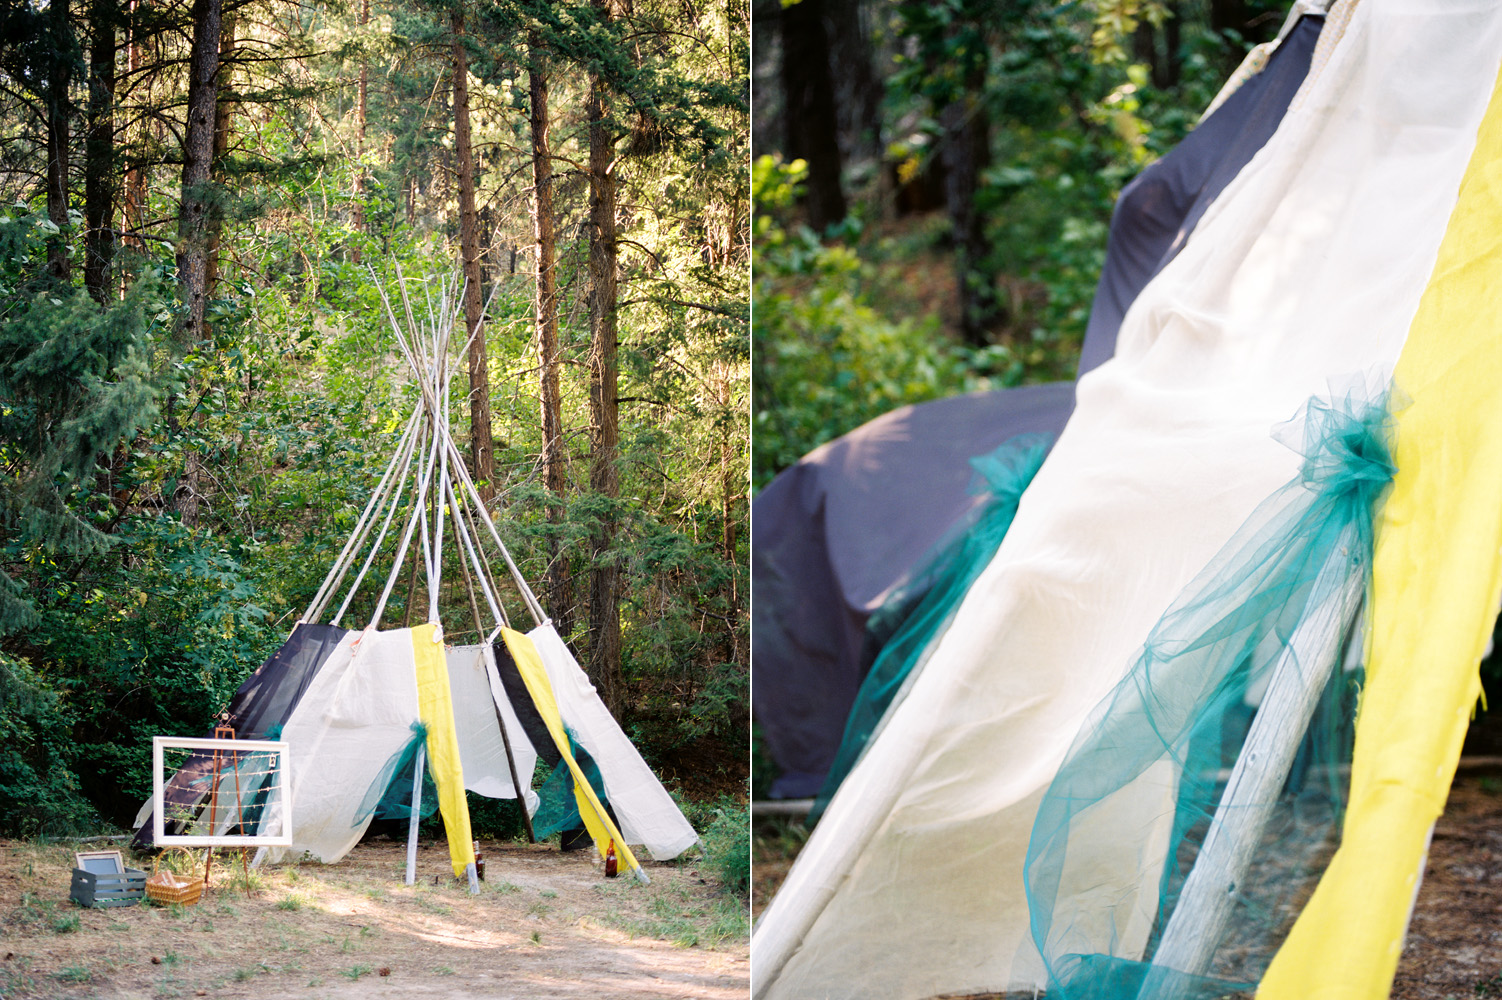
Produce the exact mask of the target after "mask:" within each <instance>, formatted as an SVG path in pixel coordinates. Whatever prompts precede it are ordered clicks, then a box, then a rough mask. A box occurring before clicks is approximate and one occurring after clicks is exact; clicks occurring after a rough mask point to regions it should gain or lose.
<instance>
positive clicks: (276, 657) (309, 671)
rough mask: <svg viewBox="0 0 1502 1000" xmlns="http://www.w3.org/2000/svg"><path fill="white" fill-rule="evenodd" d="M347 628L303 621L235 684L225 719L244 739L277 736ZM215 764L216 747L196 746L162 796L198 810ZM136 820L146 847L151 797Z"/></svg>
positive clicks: (150, 837) (138, 842)
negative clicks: (275, 649) (240, 681)
mask: <svg viewBox="0 0 1502 1000" xmlns="http://www.w3.org/2000/svg"><path fill="white" fill-rule="evenodd" d="M347 634H348V632H347V630H345V629H342V628H338V627H336V626H333V625H309V624H307V623H305V622H298V623H297V625H296V626H294V627H293V629H292V634H291V635H289V636H288V637H287V641H286V642H284V643H282V645H281V648H279V649H278V650H277V651H276V652H275V653H272V654H271V655H270V656H269V657H267V658H266V662H264V663H262V664H261V665H260V666H259V667H257V668H256V670H255V673H253V674H251V675H250V676H249V677H248V678H246V680H245V682H244V683H243V684H241V685H240V686H239V688H237V689H236V690H235V693H234V696H233V697H232V698H230V703H229V707H228V708H227V709H226V710H225V718H224V720H223V721H222V723H220V724H222V725H226V726H229V727H230V728H232V729H233V730H234V731H235V736H236V737H237V738H239V739H242V740H262V739H271V738H273V737H271V736H270V735H269V734H270V733H272V732H273V731H274V730H275V731H280V729H281V727H282V726H283V725H284V724H285V723H286V721H287V717H288V716H289V715H291V714H292V710H293V709H294V708H296V707H297V704H298V702H299V701H301V700H302V696H303V694H304V693H305V692H306V691H307V690H308V685H309V684H311V683H312V682H313V678H314V676H316V675H317V673H318V671H319V668H321V667H322V666H323V664H324V661H325V660H327V659H328V658H329V654H330V653H332V652H333V651H334V649H335V648H336V647H337V646H338V645H339V643H340V642H341V641H343V639H344V637H345V636H346V635H347ZM213 735H214V734H213V732H212V731H210V732H208V733H205V734H204V736H205V737H206V738H212V737H213ZM212 770H213V755H212V752H210V751H206V750H204V751H194V752H193V753H191V754H190V755H189V756H188V759H187V761H185V762H184V764H183V766H182V767H181V768H179V769H178V771H177V772H176V773H174V774H173V775H172V777H171V778H169V779H167V782H166V784H165V785H163V787H162V801H163V802H165V803H166V804H168V805H170V806H172V812H173V814H174V815H183V814H184V812H185V811H187V812H192V811H196V810H198V809H200V808H201V807H202V804H203V803H205V802H207V801H208V799H207V794H206V786H204V785H203V779H204V778H205V777H206V776H208V775H209V773H210V772H211V771H212ZM135 822H136V835H135V838H134V839H133V840H132V841H131V846H132V847H134V848H135V849H137V850H145V849H147V848H149V847H150V846H151V845H152V844H153V843H154V827H155V824H154V823H153V822H152V815H151V802H150V800H148V801H147V802H146V804H145V805H143V806H142V807H141V810H140V812H139V813H138V814H137V816H136V821H135ZM169 832H170V831H169Z"/></svg>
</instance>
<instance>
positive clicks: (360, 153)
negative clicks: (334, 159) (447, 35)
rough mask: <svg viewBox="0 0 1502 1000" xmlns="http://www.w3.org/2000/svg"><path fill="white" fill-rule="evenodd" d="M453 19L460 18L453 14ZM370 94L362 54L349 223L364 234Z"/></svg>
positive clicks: (356, 256)
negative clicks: (352, 197) (351, 206)
mask: <svg viewBox="0 0 1502 1000" xmlns="http://www.w3.org/2000/svg"><path fill="white" fill-rule="evenodd" d="M454 16H455V17H460V16H461V15H460V14H459V13H457V12H456V13H455V15H454ZM369 23H370V0H364V2H363V3H361V5H360V27H361V29H362V40H363V29H364V28H365V26H366V25H368V24H369ZM369 94H370V60H369V59H367V58H366V57H365V55H364V53H361V55H360V96H359V99H358V100H357V101H356V103H355V173H354V179H353V182H352V183H351V185H350V187H351V191H352V193H353V195H354V206H353V208H352V209H351V211H350V223H351V224H352V225H353V226H354V229H355V231H356V232H360V233H363V232H365V118H366V113H367V112H368V110H369V107H370V105H369V101H368V97H369ZM350 258H351V259H352V260H353V261H354V262H355V263H356V264H358V263H360V248H359V247H358V246H357V247H355V249H354V252H353V253H352V254H350Z"/></svg>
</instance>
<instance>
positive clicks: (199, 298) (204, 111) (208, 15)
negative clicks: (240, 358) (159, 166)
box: [177, 0, 223, 345]
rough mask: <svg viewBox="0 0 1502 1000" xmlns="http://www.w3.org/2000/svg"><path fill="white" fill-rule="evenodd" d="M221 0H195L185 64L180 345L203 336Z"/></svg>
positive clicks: (179, 220) (179, 226)
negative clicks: (191, 44)
mask: <svg viewBox="0 0 1502 1000" xmlns="http://www.w3.org/2000/svg"><path fill="white" fill-rule="evenodd" d="M222 13H223V0H193V49H192V55H191V56H190V57H189V62H188V122H187V131H186V133H185V135H184V136H183V175H182V202H181V205H180V206H179V208H178V215H177V275H178V286H179V291H180V293H181V296H182V301H183V306H184V307H185V309H186V315H185V316H184V317H183V322H182V326H181V327H180V329H179V331H178V340H179V342H180V343H181V344H183V345H187V344H192V343H195V342H197V341H198V340H200V339H201V338H202V337H203V314H204V307H205V305H207V302H208V290H209V289H208V275H209V264H208V262H209V254H208V251H209V239H210V225H209V218H210V215H211V214H212V212H213V209H212V205H211V196H210V190H209V187H210V184H209V172H210V170H211V169H212V167H213V162H214V124H215V113H214V111H215V109H214V105H215V102H216V100H217V97H218V90H217V88H216V87H215V85H214V80H215V77H216V75H217V74H218V71H219V35H220V27H221V17H222Z"/></svg>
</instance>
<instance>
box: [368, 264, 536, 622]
mask: <svg viewBox="0 0 1502 1000" xmlns="http://www.w3.org/2000/svg"><path fill="white" fill-rule="evenodd" d="M397 272H398V278H399V279H400V278H401V277H402V276H401V267H400V265H398V267H397ZM398 288H399V289H400V290H401V292H402V300H403V305H404V307H405V309H406V313H407V318H408V323H409V326H411V327H413V328H416V327H417V326H418V324H417V323H416V321H415V319H414V318H413V314H412V308H411V302H410V300H409V299H408V298H407V294H406V287H405V285H404V284H402V283H401V282H400V281H399V283H398ZM377 291H378V293H379V294H380V296H381V301H382V303H383V305H384V306H385V308H386V314H387V317H388V318H389V320H390V321H391V327H392V332H393V333H394V334H395V336H396V340H397V343H398V345H399V346H400V348H401V350H402V353H403V355H404V356H405V357H406V359H407V362H408V364H410V365H411V366H412V367H413V369H414V370H416V371H419V372H420V371H422V369H423V366H422V365H421V364H420V363H419V362H418V360H417V357H416V356H415V354H414V352H413V345H411V344H409V343H408V341H407V338H406V336H405V335H404V334H403V332H402V330H401V324H400V323H399V322H398V320H397V318H396V311H395V309H393V308H392V305H391V300H390V298H389V297H388V296H387V295H386V291H385V289H384V287H382V286H380V285H379V283H378V284H377ZM493 297H494V293H492V298H493ZM454 312H455V313H457V309H456V310H454ZM478 332H479V331H478V329H476V330H475V331H474V332H473V333H472V334H471V341H472V340H473V338H474V337H475V336H477V335H478ZM435 334H436V330H435ZM414 343H415V342H414ZM467 347H468V344H466V348H467ZM447 383H448V380H447V378H445V380H444V384H445V385H447ZM419 385H420V387H421V389H422V395H423V402H424V405H425V406H426V407H427V408H428V410H429V415H430V420H431V422H432V424H433V426H434V427H435V429H436V430H437V431H438V433H439V434H440V437H441V439H442V444H443V447H444V450H445V455H446V457H448V458H451V459H453V462H452V465H450V466H448V467H449V468H451V469H452V470H453V471H454V473H455V474H456V475H455V477H454V478H457V479H458V481H459V484H460V485H461V486H462V487H463V492H464V494H465V498H466V499H467V500H468V501H469V502H470V503H471V504H472V505H473V509H475V510H477V511H479V514H480V519H481V520H482V521H483V522H484V523H485V527H486V529H487V530H488V532H489V534H490V537H491V540H492V541H493V542H494V543H495V545H496V548H497V549H498V550H499V551H500V553H501V557H502V558H503V559H504V560H505V562H506V567H507V569H508V570H509V571H510V573H511V577H512V580H513V581H514V582H515V583H516V587H517V590H518V592H520V594H521V595H522V599H523V601H524V602H525V603H526V605H527V610H528V611H530V612H531V614H532V617H533V618H534V620H535V621H536V622H537V623H538V624H539V625H540V624H543V623H545V622H546V621H548V616H547V614H546V612H544V611H543V609H542V605H541V603H540V602H539V601H538V600H537V595H536V594H534V593H533V591H532V588H531V587H530V586H528V584H527V581H526V578H525V577H523V576H522V573H521V570H520V569H519V568H518V567H517V565H516V561H515V560H514V559H513V558H512V556H511V552H510V550H509V549H507V547H506V544H505V542H503V541H502V540H501V536H500V532H499V531H498V530H497V529H496V526H495V522H494V520H493V519H492V518H491V516H490V511H489V510H488V509H487V508H486V506H485V504H484V503H483V501H481V499H480V496H479V491H478V490H477V489H476V488H475V484H474V480H473V479H472V478H471V476H470V474H469V469H468V468H467V467H466V466H465V464H464V461H463V456H462V455H460V453H459V449H458V447H457V446H456V445H455V444H454V441H453V436H452V435H451V434H450V433H449V431H448V427H447V424H446V422H445V421H443V420H441V419H439V417H438V414H441V413H444V412H447V411H446V410H444V409H443V408H442V407H440V406H439V403H438V400H437V398H436V395H435V392H434V389H433V387H431V386H429V385H428V384H427V383H426V382H421V381H420V382H419ZM423 495H424V496H426V488H424V492H423ZM440 506H441V505H440ZM456 530H460V529H458V528H456ZM399 562H400V560H399ZM482 576H488V574H483V573H482ZM436 577H437V574H436V573H435V574H434V578H435V579H436ZM434 589H435V590H436V588H434ZM497 603H499V602H497ZM431 610H432V609H431V608H430V611H431ZM500 620H501V621H503V622H504V616H502V617H501V619H500ZM496 635H499V629H497V630H496V631H495V632H494V633H492V635H491V637H490V640H489V641H494V638H495V636H496Z"/></svg>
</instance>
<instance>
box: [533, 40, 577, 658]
mask: <svg viewBox="0 0 1502 1000" xmlns="http://www.w3.org/2000/svg"><path fill="white" fill-rule="evenodd" d="M528 55H529V56H530V60H531V65H530V67H529V69H528V74H527V75H528V87H529V90H530V96H531V105H532V109H531V126H532V185H533V206H534V208H533V236H534V237H535V239H536V240H537V359H538V361H537V363H538V367H539V370H540V375H541V382H542V392H541V397H542V469H543V483H544V485H545V486H546V487H547V489H548V491H549V492H550V493H552V494H553V503H552V505H551V506H550V507H549V508H548V520H549V522H551V523H552V524H553V525H554V526H555V527H561V526H562V524H563V515H564V509H563V496H564V492H565V491H566V490H567V488H568V475H567V469H566V468H565V465H564V457H565V456H564V454H563V420H562V409H563V407H562V400H561V399H560V396H559V390H558V275H557V273H556V272H555V270H554V266H553V265H554V259H555V254H556V246H555V243H556V239H555V236H554V232H553V220H554V216H553V159H552V155H553V154H552V150H551V149H550V147H549V145H548V76H547V68H546V65H545V62H544V61H545V59H546V58H547V54H546V50H544V49H543V47H542V46H541V45H540V44H539V43H538V41H537V39H536V38H535V37H534V38H532V39H531V40H530V42H529V44H528ZM547 589H548V612H549V613H550V614H551V615H552V616H553V620H554V622H555V623H556V624H557V627H558V633H559V634H560V635H564V636H566V635H568V634H569V633H570V632H572V631H573V615H574V593H573V591H574V587H573V578H572V575H571V574H570V573H569V567H568V554H567V552H566V551H565V550H563V548H562V547H561V546H559V545H558V544H557V543H556V542H555V543H554V544H553V546H552V551H551V552H550V553H549V561H548V585H547Z"/></svg>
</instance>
